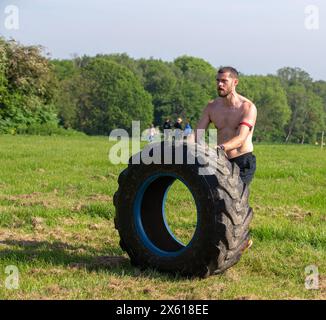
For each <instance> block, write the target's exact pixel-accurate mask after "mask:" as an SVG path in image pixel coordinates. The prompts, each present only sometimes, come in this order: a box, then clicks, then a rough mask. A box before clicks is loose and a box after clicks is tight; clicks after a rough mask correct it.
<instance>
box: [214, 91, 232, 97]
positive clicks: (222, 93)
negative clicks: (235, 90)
mask: <svg viewBox="0 0 326 320" xmlns="http://www.w3.org/2000/svg"><path fill="white" fill-rule="evenodd" d="M217 93H218V96H219V97H221V98H225V97H227V96H228V95H229V94H230V93H231V91H227V90H223V91H222V92H221V91H220V90H218V91H217Z"/></svg>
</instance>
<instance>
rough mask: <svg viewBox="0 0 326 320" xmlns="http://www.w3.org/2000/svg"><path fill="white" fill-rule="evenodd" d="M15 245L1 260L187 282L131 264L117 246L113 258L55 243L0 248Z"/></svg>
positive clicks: (19, 242)
mask: <svg viewBox="0 0 326 320" xmlns="http://www.w3.org/2000/svg"><path fill="white" fill-rule="evenodd" d="M1 244H2V245H6V246H12V247H15V248H12V249H3V250H1V251H0V259H1V260H7V261H8V262H10V263H11V264H16V265H17V266H18V267H19V264H21V263H24V264H27V265H33V266H37V265H38V264H39V265H40V266H41V267H44V264H48V265H49V266H50V267H51V266H54V265H56V266H61V267H62V268H64V269H67V270H73V271H75V270H86V271H88V272H92V271H98V272H103V271H104V272H107V273H108V274H115V275H118V276H130V277H146V278H151V279H153V278H158V279H160V280H163V281H164V280H166V281H171V280H176V279H184V277H182V276H181V275H180V276H179V275H173V274H168V273H160V272H158V271H156V270H153V269H145V270H140V269H138V268H137V267H134V266H132V265H131V264H130V260H129V259H128V258H127V257H126V256H123V255H121V249H120V248H118V247H115V248H109V250H110V251H111V252H110V253H111V254H112V255H105V253H106V252H107V251H108V250H106V252H104V251H103V250H96V249H94V248H93V247H90V246H87V245H83V244H81V245H71V244H68V243H64V242H60V241H54V242H48V241H35V240H33V241H30V240H12V239H8V240H1V241H0V245H1Z"/></svg>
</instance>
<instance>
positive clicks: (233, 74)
mask: <svg viewBox="0 0 326 320" xmlns="http://www.w3.org/2000/svg"><path fill="white" fill-rule="evenodd" d="M225 72H229V73H230V76H231V77H232V78H235V79H238V78H239V72H238V71H237V70H236V69H235V68H233V67H221V68H220V69H219V70H218V71H217V74H219V73H225Z"/></svg>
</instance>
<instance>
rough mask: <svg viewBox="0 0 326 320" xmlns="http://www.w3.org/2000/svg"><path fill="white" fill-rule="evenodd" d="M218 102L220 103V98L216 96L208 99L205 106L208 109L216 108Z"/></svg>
mask: <svg viewBox="0 0 326 320" xmlns="http://www.w3.org/2000/svg"><path fill="white" fill-rule="evenodd" d="M220 104H221V98H219V97H218V98H216V99H213V100H210V101H209V102H208V104H207V108H208V109H213V108H217V107H218V106H219V105H220Z"/></svg>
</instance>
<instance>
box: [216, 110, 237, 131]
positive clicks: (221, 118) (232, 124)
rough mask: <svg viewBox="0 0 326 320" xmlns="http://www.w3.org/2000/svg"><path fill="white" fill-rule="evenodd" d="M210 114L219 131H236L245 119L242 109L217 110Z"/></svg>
mask: <svg viewBox="0 0 326 320" xmlns="http://www.w3.org/2000/svg"><path fill="white" fill-rule="evenodd" d="M212 111H213V112H211V114H210V118H211V121H212V122H213V123H214V124H215V126H216V127H217V128H218V129H224V128H230V129H236V128H237V127H238V126H239V123H240V122H241V120H242V117H243V110H242V108H229V109H226V108H219V107H217V108H215V110H212Z"/></svg>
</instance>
